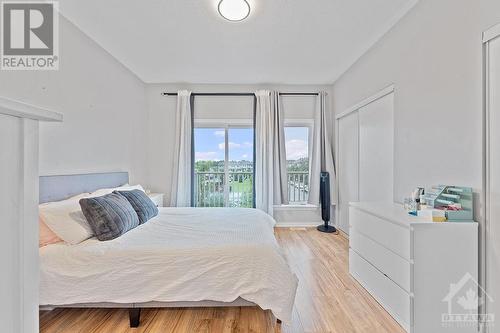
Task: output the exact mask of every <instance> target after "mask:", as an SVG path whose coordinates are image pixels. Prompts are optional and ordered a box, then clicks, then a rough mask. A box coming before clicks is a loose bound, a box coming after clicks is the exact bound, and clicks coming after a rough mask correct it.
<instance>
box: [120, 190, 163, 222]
mask: <svg viewBox="0 0 500 333" xmlns="http://www.w3.org/2000/svg"><path fill="white" fill-rule="evenodd" d="M113 193H118V194H120V195H123V196H124V197H125V198H126V199H127V200H128V202H130V204H131V205H132V207H134V210H135V212H136V213H137V216H139V223H140V224H143V223H146V222H147V221H148V220H149V219H151V218H153V217H155V216H156V215H158V207H156V205H155V204H154V202H153V201H151V199H150V198H149V197H148V196H147V195H146V193H144V192H143V191H141V190H132V191H114V192H113Z"/></svg>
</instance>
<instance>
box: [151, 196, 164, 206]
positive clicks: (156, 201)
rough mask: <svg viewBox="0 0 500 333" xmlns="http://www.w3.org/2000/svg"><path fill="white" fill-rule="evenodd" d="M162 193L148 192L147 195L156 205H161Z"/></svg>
mask: <svg viewBox="0 0 500 333" xmlns="http://www.w3.org/2000/svg"><path fill="white" fill-rule="evenodd" d="M163 196H164V194H163V193H149V194H148V197H149V199H151V201H153V202H154V204H155V205H156V207H163Z"/></svg>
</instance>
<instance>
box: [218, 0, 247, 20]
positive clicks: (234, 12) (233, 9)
mask: <svg viewBox="0 0 500 333" xmlns="http://www.w3.org/2000/svg"><path fill="white" fill-rule="evenodd" d="M218 9H219V14H220V15H221V16H222V17H223V18H225V19H226V20H229V21H242V20H244V19H246V18H247V17H248V15H250V5H249V4H248V2H247V1H246V0H221V1H220V2H219V7H218Z"/></svg>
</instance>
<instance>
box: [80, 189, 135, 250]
mask: <svg viewBox="0 0 500 333" xmlns="http://www.w3.org/2000/svg"><path fill="white" fill-rule="evenodd" d="M80 206H81V207H82V211H83V215H85V217H86V218H87V221H88V223H89V224H90V226H91V228H92V230H93V231H94V234H95V235H96V237H97V239H99V240H100V241H106V240H111V239H115V238H117V237H119V236H121V235H123V234H124V233H126V232H127V231H129V230H131V229H133V228H135V227H137V226H138V225H139V217H137V213H136V212H135V210H134V208H133V207H132V205H130V203H129V202H128V200H127V199H125V197H124V196H122V195H120V194H117V193H110V194H106V195H104V196H102V197H94V198H84V199H81V200H80Z"/></svg>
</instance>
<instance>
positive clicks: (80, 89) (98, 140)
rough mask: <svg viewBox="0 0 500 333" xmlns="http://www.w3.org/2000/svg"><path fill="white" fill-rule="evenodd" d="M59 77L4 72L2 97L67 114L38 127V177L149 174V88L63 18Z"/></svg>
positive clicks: (1, 75)
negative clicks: (95, 173)
mask: <svg viewBox="0 0 500 333" xmlns="http://www.w3.org/2000/svg"><path fill="white" fill-rule="evenodd" d="M59 44H60V61H61V63H60V66H59V67H60V68H59V70H58V71H2V72H1V73H0V95H1V96H5V97H8V98H12V99H16V100H21V101H24V102H27V103H31V104H35V105H38V106H44V107H47V108H49V109H53V110H57V111H59V112H61V113H63V114H64V122H63V123H54V124H46V123H44V124H41V125H40V174H41V175H49V174H67V173H80V172H81V173H88V172H107V171H129V172H130V177H131V181H132V182H141V181H142V180H143V179H144V174H145V167H146V164H145V161H146V151H145V147H144V146H145V145H144V143H145V126H146V116H147V112H146V105H147V103H146V100H145V85H144V84H143V83H142V81H140V80H139V79H138V78H137V77H136V76H135V75H134V74H132V73H131V72H130V71H129V70H127V69H126V68H125V67H124V66H122V65H121V64H120V63H118V62H117V60H116V59H115V58H113V57H112V56H111V55H109V54H108V53H107V52H106V51H104V50H103V49H102V48H101V47H99V46H98V45H97V44H96V43H95V42H94V41H92V40H91V39H89V38H88V37H87V36H86V35H84V34H83V33H82V32H81V31H80V30H78V29H77V28H76V27H75V26H74V25H73V24H71V23H69V22H68V21H67V20H66V19H65V18H64V17H60V43H59Z"/></svg>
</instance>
